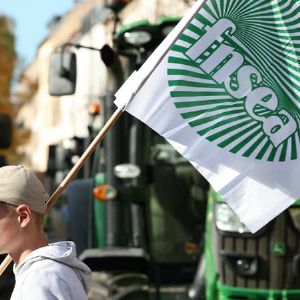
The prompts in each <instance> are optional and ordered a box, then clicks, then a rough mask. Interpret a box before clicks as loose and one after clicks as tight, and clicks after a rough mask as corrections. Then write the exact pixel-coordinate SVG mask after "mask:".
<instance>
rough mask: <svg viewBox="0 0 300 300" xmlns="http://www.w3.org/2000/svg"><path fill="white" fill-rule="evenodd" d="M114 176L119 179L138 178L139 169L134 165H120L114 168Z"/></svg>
mask: <svg viewBox="0 0 300 300" xmlns="http://www.w3.org/2000/svg"><path fill="white" fill-rule="evenodd" d="M114 174H115V175H116V176H117V177H118V178H121V179H133V178H137V177H139V176H140V174H141V169H140V168H139V167H138V166H137V165H134V164H121V165H117V166H115V167H114Z"/></svg>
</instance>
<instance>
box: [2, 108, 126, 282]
mask: <svg viewBox="0 0 300 300" xmlns="http://www.w3.org/2000/svg"><path fill="white" fill-rule="evenodd" d="M123 111H124V108H123V107H119V108H118V109H117V110H116V111H115V112H114V113H113V115H112V116H111V117H110V118H109V120H108V121H107V122H106V123H105V124H104V126H103V127H102V129H101V130H100V131H99V133H98V134H97V136H96V137H95V138H94V140H93V141H92V142H91V144H90V145H89V146H88V147H87V148H86V150H85V151H84V153H83V154H82V155H81V157H80V159H79V160H78V161H77V163H76V164H75V165H74V166H73V168H72V169H71V170H70V172H69V173H68V175H67V176H66V177H65V179H64V180H63V181H62V183H61V184H60V185H59V187H58V188H57V189H56V190H55V192H54V193H53V194H52V196H51V197H50V199H49V200H48V202H47V203H46V205H47V208H46V212H48V211H49V209H50V208H51V207H52V206H53V205H54V203H55V202H56V200H57V199H58V198H59V197H60V195H61V194H62V192H63V191H64V190H65V189H66V187H67V186H68V184H69V183H70V181H71V180H72V179H73V178H74V176H75V175H76V174H77V173H78V171H79V170H80V169H81V167H82V166H83V164H84V163H85V162H86V160H87V159H88V158H89V157H90V155H91V154H92V153H93V151H94V150H95V148H96V146H97V145H98V144H99V143H100V142H101V141H102V140H103V138H104V136H105V135H106V133H107V132H108V131H109V129H110V128H111V127H112V126H113V125H114V124H115V122H116V121H117V120H118V119H119V117H120V116H121V115H122V113H123ZM11 262H12V258H11V257H10V256H9V255H7V256H6V257H5V259H4V260H3V261H2V263H1V265H0V276H1V275H2V274H3V272H4V271H5V270H6V268H7V267H8V266H9V264H10V263H11Z"/></svg>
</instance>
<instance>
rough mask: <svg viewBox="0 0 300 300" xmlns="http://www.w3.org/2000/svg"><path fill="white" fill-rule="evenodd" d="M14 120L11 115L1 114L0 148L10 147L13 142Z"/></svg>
mask: <svg viewBox="0 0 300 300" xmlns="http://www.w3.org/2000/svg"><path fill="white" fill-rule="evenodd" d="M12 136H13V122H12V119H11V117H10V116H8V115H5V114H0V148H1V149H5V148H9V147H10V146H11V143H12Z"/></svg>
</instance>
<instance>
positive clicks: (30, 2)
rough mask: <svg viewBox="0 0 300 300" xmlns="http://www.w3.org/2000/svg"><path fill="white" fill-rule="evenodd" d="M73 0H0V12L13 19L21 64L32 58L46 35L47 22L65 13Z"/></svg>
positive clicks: (72, 3)
mask: <svg viewBox="0 0 300 300" xmlns="http://www.w3.org/2000/svg"><path fill="white" fill-rule="evenodd" d="M75 2H76V1H74V0H46V1H43V0H0V13H2V14H5V15H9V16H10V17H12V18H13V19H14V20H15V23H16V28H15V35H16V49H17V52H18V56H19V57H20V58H22V59H23V62H22V64H23V65H24V64H28V63H30V61H31V60H32V59H33V57H34V55H35V53H36V50H37V47H38V45H39V43H40V42H41V41H42V40H43V39H44V38H45V37H46V36H47V33H48V29H47V24H48V23H49V21H50V20H51V18H52V17H53V16H55V15H62V14H65V13H66V12H68V11H69V10H70V8H71V7H72V6H73V5H74V3H75Z"/></svg>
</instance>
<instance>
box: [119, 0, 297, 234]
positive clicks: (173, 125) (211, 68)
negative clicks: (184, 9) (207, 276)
mask: <svg viewBox="0 0 300 300" xmlns="http://www.w3.org/2000/svg"><path fill="white" fill-rule="evenodd" d="M299 13H300V5H299V4H298V1H296V0H294V1H293V0H289V1H277V0H276V1H271V0H270V1H257V0H223V1H222V0H208V1H198V2H197V3H196V4H195V5H194V7H192V8H191V10H190V11H189V12H188V13H187V15H186V16H185V17H184V18H183V19H182V20H181V22H180V23H179V24H178V25H177V26H176V27H175V29H174V30H173V31H172V32H171V33H170V35H169V36H168V37H167V38H166V39H165V41H164V42H163V43H162V44H161V45H160V46H159V47H158V48H157V49H156V51H155V52H154V53H153V54H152V56H151V57H150V58H149V59H148V60H147V61H146V63H145V64H144V65H143V66H142V68H141V69H140V70H139V71H137V72H135V73H133V74H132V75H131V77H130V78H129V79H128V80H127V81H126V82H125V84H124V85H123V86H122V87H121V89H120V90H119V91H118V92H117V93H116V101H115V103H116V105H117V106H119V107H125V109H126V110H127V111H128V112H129V113H130V114H132V115H134V116H135V117H137V118H138V119H140V120H141V121H143V122H144V123H146V124H147V125H148V126H150V127H151V128H153V129H154V130H155V131H156V132H158V133H159V134H161V135H162V136H163V137H165V138H166V139H167V140H168V142H169V143H170V144H172V145H173V146H174V147H175V148H176V149H177V151H178V152H179V153H181V154H182V155H183V156H184V157H186V158H187V159H188V160H189V161H190V162H191V163H192V164H193V165H194V167H195V168H196V169H197V170H198V171H199V172H200V173H201V174H202V175H203V176H204V177H205V178H206V179H207V180H208V181H209V182H210V184H211V185H212V187H213V188H214V189H215V190H216V191H217V192H218V193H220V195H221V196H222V198H223V199H224V201H226V202H227V203H228V204H229V205H230V206H231V207H232V208H233V209H234V211H235V212H236V213H237V214H238V216H239V217H240V219H241V220H242V222H243V223H245V225H246V226H247V227H248V228H249V229H250V230H251V231H252V232H255V231H257V230H258V229H260V228H261V227H262V226H263V225H265V224H266V223H267V222H269V221H270V220H271V219H272V218H274V217H275V216H277V215H278V214H279V213H281V212H282V211H283V210H284V209H286V208H287V207H289V206H290V205H291V204H293V202H294V201H295V200H296V199H298V198H300V197H299V196H300V184H299V182H298V179H299V178H300V168H299V157H298V155H299V153H300V151H299V150H298V149H299V147H300V140H299V136H300V134H299V120H300V114H299V94H300V76H299V69H300V66H299V45H300V23H299V18H298V17H297V16H298V15H299Z"/></svg>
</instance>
